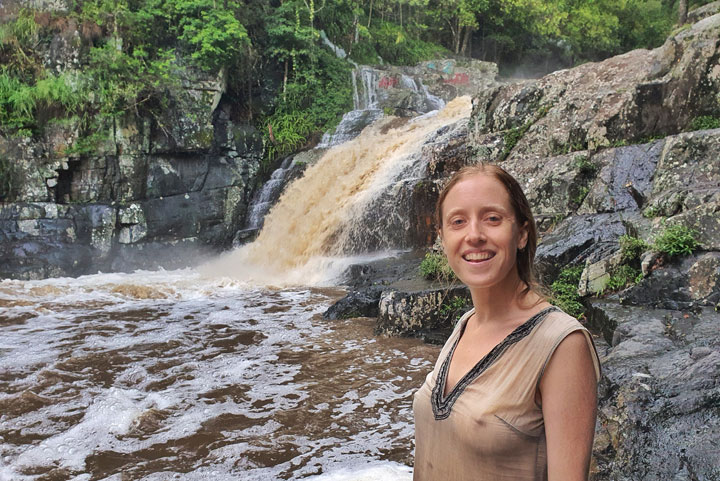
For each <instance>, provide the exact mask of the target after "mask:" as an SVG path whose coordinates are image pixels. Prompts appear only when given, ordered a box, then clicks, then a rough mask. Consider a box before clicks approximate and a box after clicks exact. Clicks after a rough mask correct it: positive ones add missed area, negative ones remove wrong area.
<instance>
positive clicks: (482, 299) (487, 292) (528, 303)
mask: <svg viewBox="0 0 720 481" xmlns="http://www.w3.org/2000/svg"><path fill="white" fill-rule="evenodd" d="M527 287H528V286H527V285H526V284H525V283H524V282H523V281H522V280H520V277H519V276H518V275H517V273H516V274H515V275H514V276H508V278H507V279H505V280H504V281H503V282H502V283H500V284H498V285H496V286H492V287H489V288H471V289H470V294H471V295H472V301H473V306H474V307H475V315H474V316H473V317H474V318H475V319H474V322H477V323H481V324H482V323H488V322H490V323H504V322H508V321H512V320H514V319H516V318H517V316H518V315H520V314H522V313H525V312H526V311H527V310H528V309H531V308H532V307H534V306H537V305H538V304H540V303H542V301H543V299H542V298H541V297H540V296H538V295H537V294H536V293H535V292H533V291H531V290H527Z"/></svg>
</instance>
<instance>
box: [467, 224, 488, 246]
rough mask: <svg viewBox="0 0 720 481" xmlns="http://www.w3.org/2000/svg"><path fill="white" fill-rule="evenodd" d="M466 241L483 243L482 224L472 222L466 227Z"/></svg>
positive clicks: (483, 231) (483, 232) (483, 230)
mask: <svg viewBox="0 0 720 481" xmlns="http://www.w3.org/2000/svg"><path fill="white" fill-rule="evenodd" d="M467 236H468V240H469V241H475V242H479V241H484V240H485V229H484V228H483V225H482V222H479V221H472V222H470V224H469V225H468V233H467Z"/></svg>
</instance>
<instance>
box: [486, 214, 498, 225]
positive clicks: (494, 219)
mask: <svg viewBox="0 0 720 481" xmlns="http://www.w3.org/2000/svg"><path fill="white" fill-rule="evenodd" d="M485 222H489V223H490V224H499V223H500V222H502V217H500V216H499V215H489V216H487V217H485Z"/></svg>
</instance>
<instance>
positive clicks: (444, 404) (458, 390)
mask: <svg viewBox="0 0 720 481" xmlns="http://www.w3.org/2000/svg"><path fill="white" fill-rule="evenodd" d="M555 310H557V308H556V307H555V306H550V307H547V308H545V309H543V310H542V311H540V312H538V313H537V314H535V315H534V316H532V317H531V318H530V319H528V320H527V321H525V322H524V323H523V324H521V325H519V326H518V327H516V328H515V330H514V331H513V332H511V333H510V334H508V336H507V337H506V338H505V339H503V340H502V341H501V342H500V344H498V345H497V346H495V347H493V348H492V349H491V350H490V352H488V353H487V354H486V355H485V357H483V358H482V359H480V360H479V361H478V363H477V364H475V366H473V368H472V369H471V370H470V371H468V372H467V373H466V374H465V375H464V376H463V377H462V379H460V381H458V383H457V384H456V385H455V387H453V389H452V391H450V393H449V394H448V396H447V397H446V398H445V399H443V392H444V391H445V383H446V382H447V375H448V371H449V370H450V360H451V359H452V356H453V353H454V352H455V348H456V347H457V345H458V343H459V342H460V338H461V337H462V335H463V332H465V326H467V321H465V324H463V326H462V328H461V329H462V330H461V331H460V334H459V335H458V337H457V339H455V343H454V344H453V347H452V349H450V352H449V353H448V355H447V357H446V358H445V361H443V363H442V366H440V372H439V373H438V378H437V382H436V383H435V387H433V390H432V394H431V395H430V401H431V404H432V410H433V414H434V415H435V420H436V421H441V420H443V419H447V417H448V416H450V410H451V409H452V407H453V404H455V401H457V398H458V397H460V394H462V393H463V391H464V390H465V388H466V387H467V386H469V385H470V384H471V383H472V382H473V381H475V379H477V378H478V376H480V375H481V374H482V373H483V372H485V370H486V369H487V368H489V367H490V366H492V365H493V363H494V362H495V361H497V360H498V359H499V358H500V356H502V354H503V353H504V352H505V351H506V350H507V348H509V347H510V346H512V345H513V344H515V343H516V342H518V341H519V340H521V339H523V338H524V337H526V336H527V335H528V334H530V332H531V331H532V330H533V328H534V327H535V326H536V325H537V324H539V323H540V321H542V320H543V319H544V318H545V316H546V315H547V314H549V313H550V312H552V311H555Z"/></svg>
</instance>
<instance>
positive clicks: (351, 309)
mask: <svg viewBox="0 0 720 481" xmlns="http://www.w3.org/2000/svg"><path fill="white" fill-rule="evenodd" d="M381 293H382V287H379V286H378V287H370V288H364V289H361V290H357V291H351V292H350V293H348V294H347V295H346V296H345V297H343V298H342V299H340V300H339V301H337V302H336V303H335V304H333V305H332V306H330V308H329V309H328V310H327V311H325V313H324V314H323V317H324V318H325V319H348V318H351V317H377V316H378V312H379V303H380V295H381Z"/></svg>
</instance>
